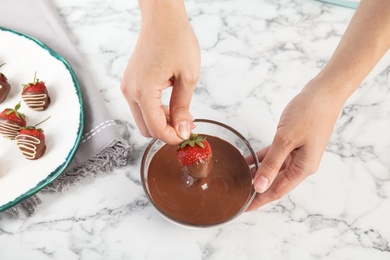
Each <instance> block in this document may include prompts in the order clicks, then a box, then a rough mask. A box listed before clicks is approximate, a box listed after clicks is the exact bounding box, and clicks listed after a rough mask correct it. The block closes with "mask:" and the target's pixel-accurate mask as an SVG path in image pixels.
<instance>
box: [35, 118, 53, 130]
mask: <svg viewBox="0 0 390 260" xmlns="http://www.w3.org/2000/svg"><path fill="white" fill-rule="evenodd" d="M49 118H50V116H49V117H48V118H46V119H45V120H43V121H41V122H39V123H38V124H36V125H34V126H33V127H34V128H35V127H37V126H39V125H40V124H42V123H44V122H46V121H47V120H49Z"/></svg>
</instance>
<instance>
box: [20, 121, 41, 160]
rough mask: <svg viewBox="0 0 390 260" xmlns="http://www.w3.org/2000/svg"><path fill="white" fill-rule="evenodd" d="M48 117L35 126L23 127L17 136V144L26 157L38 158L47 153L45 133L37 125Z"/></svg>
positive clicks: (30, 158)
mask: <svg viewBox="0 0 390 260" xmlns="http://www.w3.org/2000/svg"><path fill="white" fill-rule="evenodd" d="M47 119H48V118H47ZM47 119H45V120H44V121H42V122H40V123H38V124H36V125H34V126H27V127H23V128H22V130H20V132H19V134H18V135H17V136H16V137H15V140H16V145H17V146H18V148H19V150H20V151H21V152H22V154H23V155H24V156H25V157H26V159H29V160H37V159H39V158H41V157H42V156H43V155H44V154H45V151H46V141H45V134H44V132H43V130H42V129H41V128H36V127H37V126H38V125H40V124H41V123H43V122H45V121H46V120H47Z"/></svg>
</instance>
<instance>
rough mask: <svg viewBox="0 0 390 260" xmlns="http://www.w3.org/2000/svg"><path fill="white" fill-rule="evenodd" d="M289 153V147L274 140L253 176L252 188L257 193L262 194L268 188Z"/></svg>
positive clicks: (290, 149)
mask: <svg viewBox="0 0 390 260" xmlns="http://www.w3.org/2000/svg"><path fill="white" fill-rule="evenodd" d="M291 151H292V148H290V145H286V144H285V143H284V142H281V141H279V139H277V138H275V140H274V142H273V143H272V145H271V146H270V147H269V149H268V152H267V153H266V155H265V156H264V158H263V160H262V162H261V164H260V166H259V169H258V171H257V173H256V176H255V180H254V186H255V190H256V191H257V192H258V193H263V192H265V191H266V190H267V189H268V188H269V187H270V185H271V184H272V182H273V181H274V179H275V178H276V176H277V175H278V173H279V171H280V169H281V168H282V166H283V164H284V162H285V160H286V158H287V156H288V155H289V153H290V152H291Z"/></svg>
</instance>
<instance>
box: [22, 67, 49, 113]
mask: <svg viewBox="0 0 390 260" xmlns="http://www.w3.org/2000/svg"><path fill="white" fill-rule="evenodd" d="M22 99H23V101H24V103H26V105H27V106H28V107H29V108H31V109H33V110H46V109H47V107H48V106H49V104H50V96H49V93H48V91H47V88H46V84H45V82H43V81H40V80H39V79H37V74H36V73H35V74H34V81H33V82H31V83H28V84H23V91H22Z"/></svg>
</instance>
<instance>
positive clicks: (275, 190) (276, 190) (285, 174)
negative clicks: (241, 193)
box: [247, 164, 307, 211]
mask: <svg viewBox="0 0 390 260" xmlns="http://www.w3.org/2000/svg"><path fill="white" fill-rule="evenodd" d="M293 165H294V164H293ZM306 176H307V174H305V173H304V172H303V171H302V170H300V169H299V168H297V167H290V168H289V169H288V170H287V169H285V170H282V171H280V173H279V175H278V176H277V177H276V178H275V180H274V182H273V183H272V185H271V186H270V187H269V189H268V190H267V191H266V192H264V193H262V194H257V195H256V197H255V198H254V200H253V201H252V203H251V204H250V205H249V207H248V209H247V211H252V210H254V209H257V208H259V207H262V206H264V205H265V204H268V203H270V202H272V201H275V200H278V199H280V198H281V197H283V196H284V195H286V194H288V193H289V192H290V191H292V190H293V189H294V188H295V187H297V186H298V185H299V183H301V182H302V181H303V180H304V179H305V178H306Z"/></svg>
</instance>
